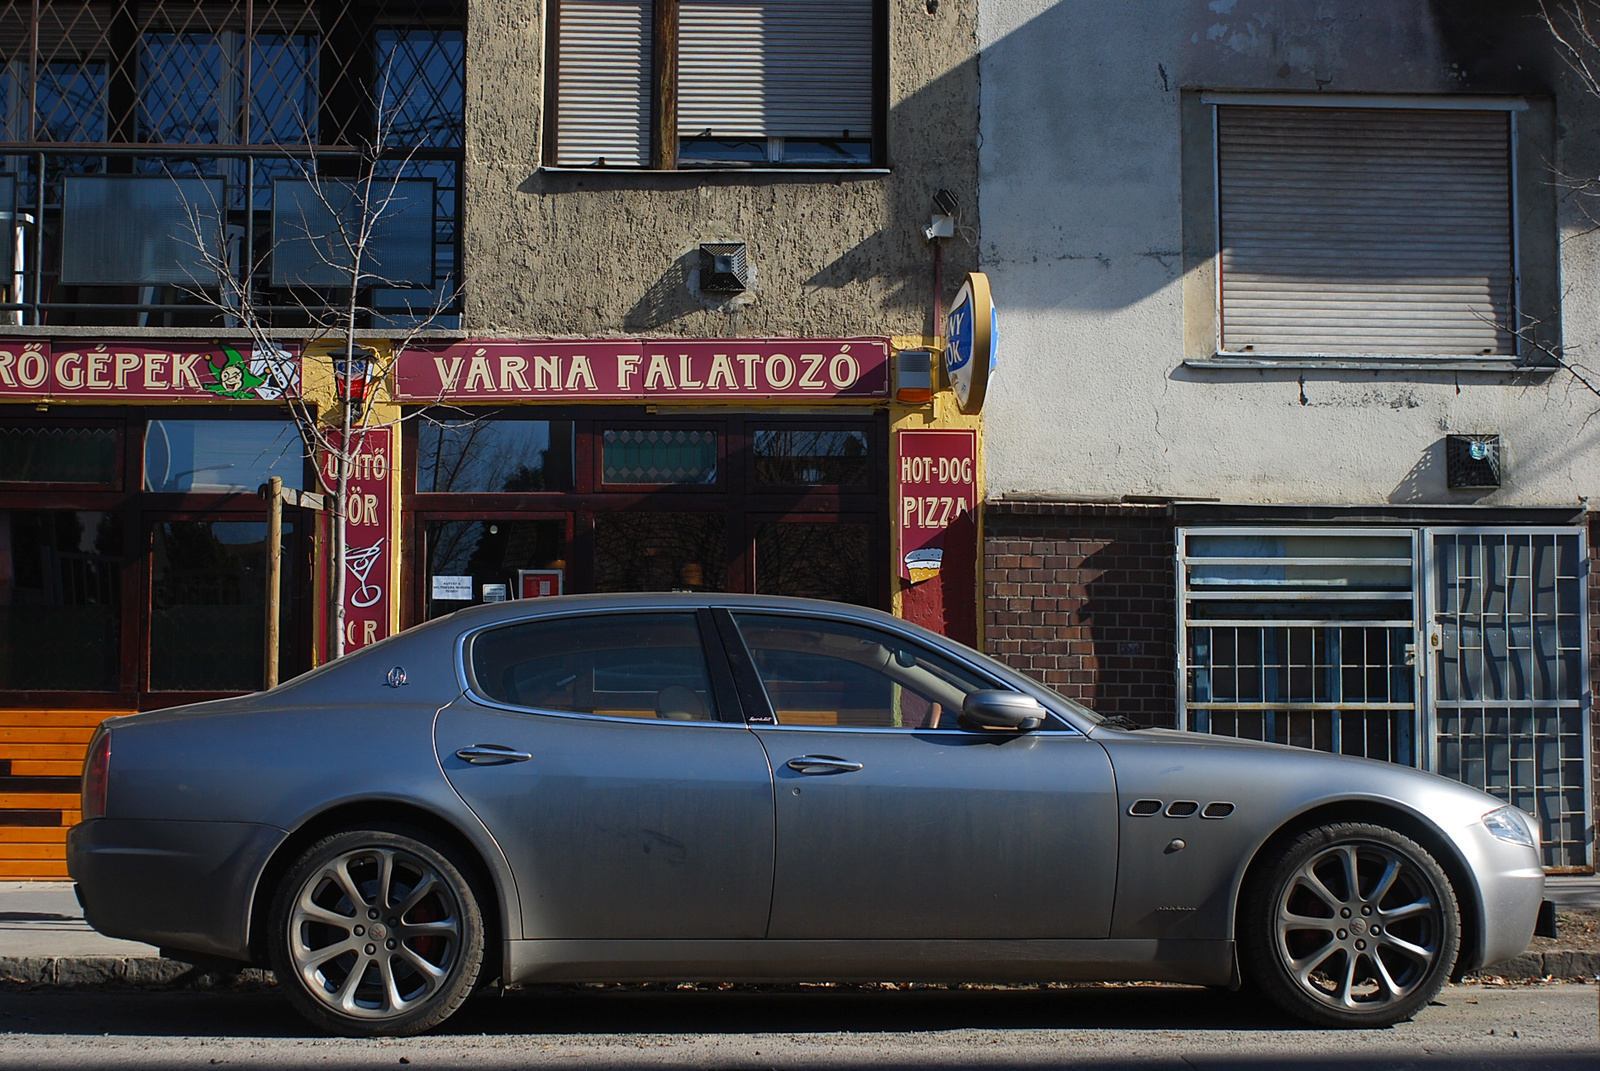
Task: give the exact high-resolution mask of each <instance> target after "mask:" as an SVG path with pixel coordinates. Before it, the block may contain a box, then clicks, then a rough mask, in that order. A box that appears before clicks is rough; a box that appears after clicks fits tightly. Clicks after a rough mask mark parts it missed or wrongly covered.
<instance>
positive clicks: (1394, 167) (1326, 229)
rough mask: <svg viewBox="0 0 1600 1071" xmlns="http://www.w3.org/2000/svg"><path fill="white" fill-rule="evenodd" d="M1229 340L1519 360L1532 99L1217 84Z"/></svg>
mask: <svg viewBox="0 0 1600 1071" xmlns="http://www.w3.org/2000/svg"><path fill="white" fill-rule="evenodd" d="M1202 99H1203V100H1204V101H1205V103H1208V104H1210V105H1212V106H1213V116H1214V122H1215V138H1216V184H1217V189H1216V213H1217V269H1218V270H1217V276H1218V308H1219V312H1220V319H1219V322H1218V340H1217V341H1218V350H1219V352H1220V353H1222V354H1224V355H1232V356H1255V357H1308V356H1309V357H1316V356H1332V357H1342V356H1357V357H1360V356H1408V357H1454V358H1500V359H1504V358H1507V357H1515V356H1517V355H1518V353H1519V347H1518V323H1517V309H1518V307H1519V305H1518V294H1517V289H1516V287H1517V284H1516V278H1517V274H1516V258H1517V254H1516V244H1517V235H1516V232H1515V213H1514V211H1513V194H1514V186H1515V178H1516V176H1515V168H1514V166H1513V157H1514V152H1513V148H1514V139H1515V136H1516V121H1517V115H1518V111H1519V109H1520V108H1522V107H1523V105H1521V104H1520V103H1519V102H1494V101H1489V102H1487V103H1485V102H1483V101H1482V100H1479V99H1469V98H1448V99H1442V100H1432V101H1429V100H1416V101H1411V100H1407V101H1398V102H1387V103H1389V104H1393V105H1394V106H1363V105H1362V102H1360V101H1359V99H1357V98H1348V97H1346V98H1342V99H1328V100H1321V101H1317V102H1309V101H1308V102H1306V104H1305V105H1304V106H1302V105H1301V104H1300V103H1299V102H1298V99H1296V101H1295V102H1294V103H1288V102H1283V103H1269V104H1265V105H1263V104H1257V103H1251V102H1252V100H1257V99H1259V98H1252V97H1250V96H1248V95H1244V94H1232V95H1230V94H1207V95H1206V96H1204V97H1203V98H1202Z"/></svg>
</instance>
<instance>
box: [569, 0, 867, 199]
mask: <svg viewBox="0 0 1600 1071" xmlns="http://www.w3.org/2000/svg"><path fill="white" fill-rule="evenodd" d="M554 9H555V13H554V17H553V18H552V20H551V26H552V28H553V32H552V33H551V35H550V44H549V50H548V61H549V63H550V66H551V68H552V70H553V76H552V77H551V78H550V79H549V85H550V100H549V106H548V110H547V115H548V116H549V120H550V121H549V122H548V123H547V126H546V139H547V144H546V153H545V158H546V160H547V162H549V163H551V164H553V165H554V166H558V167H625V168H656V169H668V170H670V169H673V168H689V167H790V168H793V167H800V168H835V167H860V166H871V165H875V164H879V163H881V159H882V156H883V152H882V136H881V129H880V126H881V119H880V117H879V109H880V107H881V101H882V99H883V89H882V86H881V83H882V81H883V78H884V69H885V64H884V53H885V46H884V41H885V32H884V22H885V13H884V5H883V4H882V2H881V0H555V4H554Z"/></svg>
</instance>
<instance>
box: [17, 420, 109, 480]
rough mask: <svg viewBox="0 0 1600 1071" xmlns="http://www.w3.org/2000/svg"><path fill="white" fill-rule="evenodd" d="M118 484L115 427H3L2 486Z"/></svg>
mask: <svg viewBox="0 0 1600 1071" xmlns="http://www.w3.org/2000/svg"><path fill="white" fill-rule="evenodd" d="M116 482H117V432H116V429H115V428H41V427H0V483H84V484H101V485H113V484H115V483H116Z"/></svg>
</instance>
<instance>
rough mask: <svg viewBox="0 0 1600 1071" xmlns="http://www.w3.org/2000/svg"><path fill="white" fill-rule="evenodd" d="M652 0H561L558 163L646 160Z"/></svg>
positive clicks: (577, 164) (627, 163) (605, 163)
mask: <svg viewBox="0 0 1600 1071" xmlns="http://www.w3.org/2000/svg"><path fill="white" fill-rule="evenodd" d="M651 7H652V5H651V3H650V0H561V4H560V7H559V8H558V9H557V10H558V11H559V13H560V15H559V18H560V24H559V26H558V28H557V38H556V99H557V106H556V164H557V165H558V166H560V167H596V166H604V167H648V166H649V164H650V79H651V74H650V71H651V62H650V56H651V20H652V17H653V16H652V10H651Z"/></svg>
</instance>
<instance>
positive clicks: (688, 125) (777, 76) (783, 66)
mask: <svg viewBox="0 0 1600 1071" xmlns="http://www.w3.org/2000/svg"><path fill="white" fill-rule="evenodd" d="M872 56H873V10H872V0H681V4H680V8H679V15H678V136H679V137H680V139H684V140H685V141H691V139H717V140H736V139H737V140H742V139H750V140H756V141H759V140H761V139H777V138H782V139H786V140H795V141H802V142H813V143H814V142H825V143H829V144H830V145H832V146H833V147H834V151H838V143H840V142H854V143H857V144H858V145H860V146H861V147H862V148H861V150H860V151H861V154H862V157H863V159H862V162H865V158H866V157H867V156H869V155H870V148H869V146H870V142H871V137H872V111H873V109H872ZM769 151H770V152H771V153H772V154H773V155H772V156H771V157H769V159H772V160H774V161H777V160H783V159H789V160H791V161H793V159H794V158H793V156H792V155H786V154H783V146H782V145H781V143H775V144H773V145H772V147H771V149H770V150H769ZM815 151H825V150H822V149H820V148H817V149H800V148H798V147H796V152H797V153H799V152H815ZM685 155H686V157H688V156H692V155H694V154H693V153H692V152H686V153H685Z"/></svg>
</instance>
